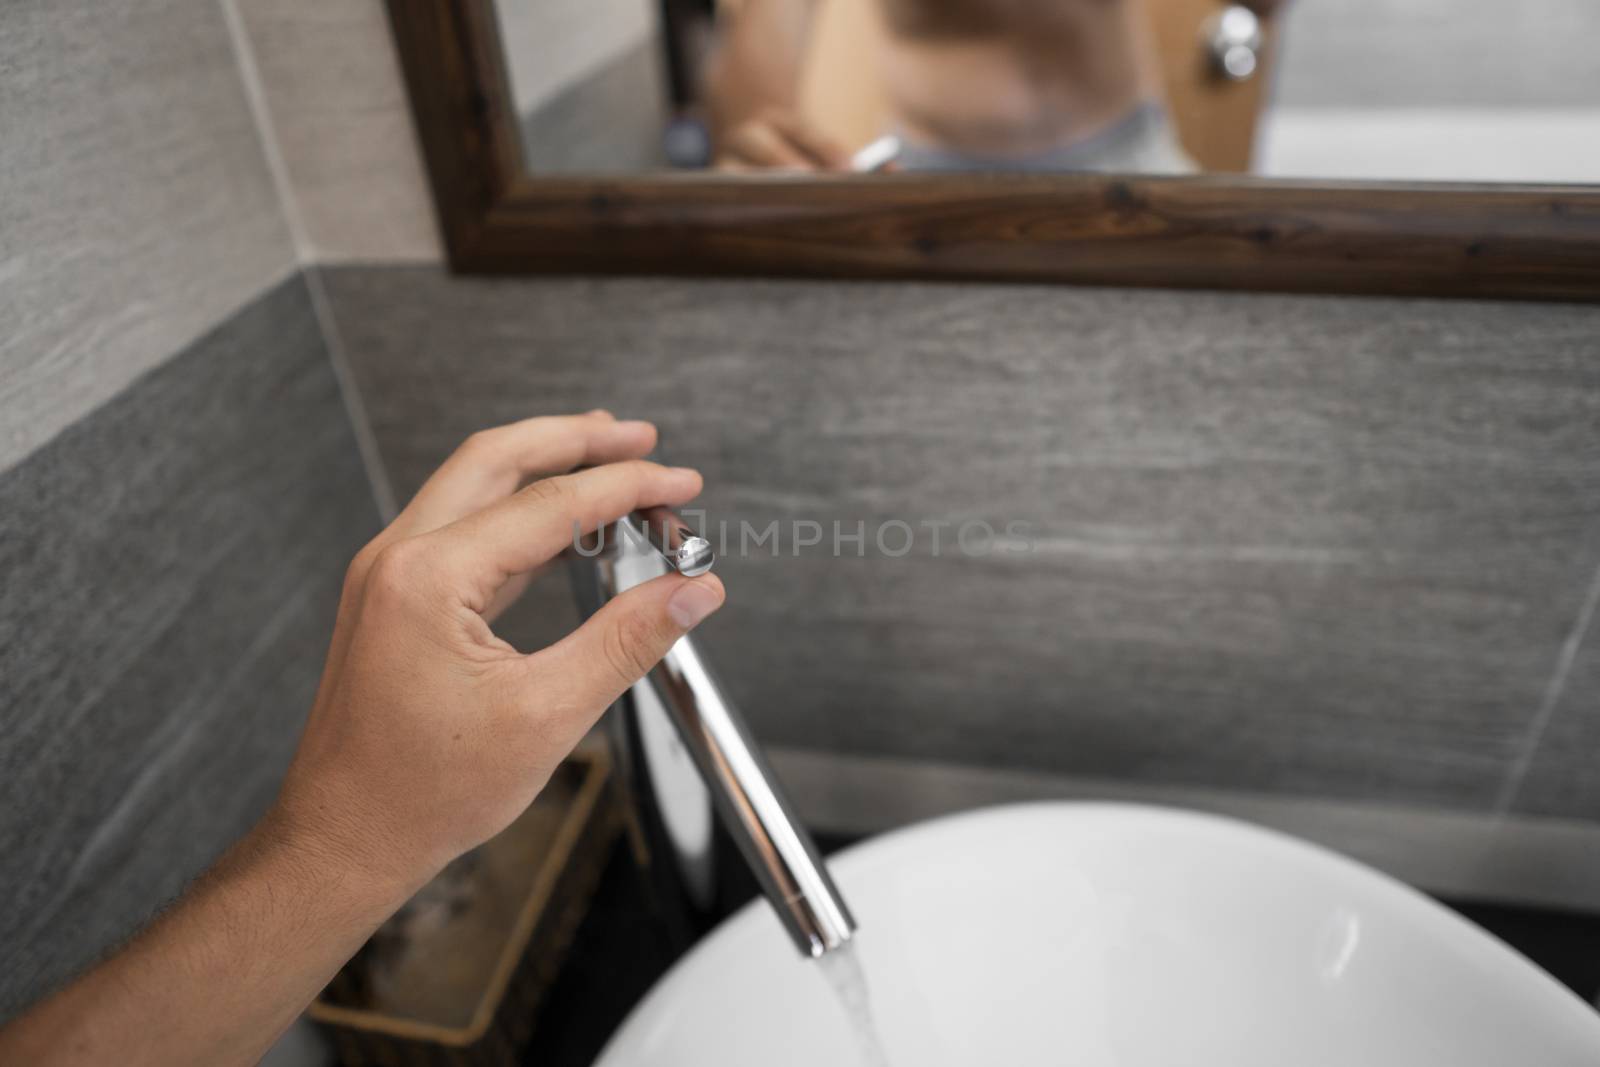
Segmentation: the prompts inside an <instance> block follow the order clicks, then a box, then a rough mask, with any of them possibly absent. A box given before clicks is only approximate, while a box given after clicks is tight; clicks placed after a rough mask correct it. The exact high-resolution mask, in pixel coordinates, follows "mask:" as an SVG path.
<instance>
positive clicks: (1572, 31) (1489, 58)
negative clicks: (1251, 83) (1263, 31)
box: [1273, 0, 1600, 109]
mask: <svg viewBox="0 0 1600 1067" xmlns="http://www.w3.org/2000/svg"><path fill="white" fill-rule="evenodd" d="M1280 22H1281V27H1282V53H1281V55H1280V58H1279V62H1278V64H1277V71H1276V75H1275V76H1276V78H1277V84H1276V86H1275V92H1274V94H1273V103H1274V104H1275V105H1277V106H1286V107H1347V108H1369V107H1375V108H1405V107H1489V108H1502V107H1514V108H1562V107H1579V108H1590V109H1592V108H1594V107H1595V106H1596V104H1597V103H1600V52H1597V51H1596V50H1595V47H1594V43H1595V41H1596V40H1597V39H1600V5H1596V4H1595V3H1594V2H1593V0H1520V2H1518V3H1515V4H1496V3H1462V2H1461V0H1339V2H1338V3H1324V2H1321V0H1311V2H1310V3H1305V2H1302V0H1291V2H1290V3H1288V4H1286V5H1284V8H1283V14H1282V15H1281V16H1280Z"/></svg>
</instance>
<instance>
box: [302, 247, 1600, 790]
mask: <svg viewBox="0 0 1600 1067" xmlns="http://www.w3.org/2000/svg"><path fill="white" fill-rule="evenodd" d="M325 277H326V281H327V284H328V289H329V292H330V295H331V299H332V303H333V306H334V309H335V316H336V318H337V319H338V322H339V327H340V330H341V332H342V334H343V336H344V339H345V342H346V344H347V346H348V349H349V355H350V358H351V359H352V361H353V363H354V366H355V372H356V375H357V377H358V379H359V381H360V383H361V388H362V392H363V396H364V399H365V402H366V404H367V405H368V408H369V411H370V414H371V415H372V418H373V421H374V429H375V431H376V433H377V436H378V438H379V442H380V445H381V447H382V449H383V451H384V453H385V457H386V460H387V463H388V465H389V467H390V469H391V471H392V472H393V473H394V475H395V477H396V478H397V480H398V482H399V483H400V486H399V487H400V490H401V492H402V494H405V493H408V492H409V491H411V490H412V489H414V488H415V486H416V485H417V484H418V483H419V481H420V480H421V479H422V478H423V477H424V476H425V474H426V473H427V472H428V471H429V470H430V469H431V468H432V467H433V466H434V465H435V464H436V463H437V462H438V461H439V460H440V459H441V458H442V457H443V456H444V455H445V454H446V453H447V452H448V451H449V449H450V448H451V447H453V445H454V444H455V443H456V442H458V441H459V440H460V439H461V438H462V437H464V436H465V435H466V434H467V433H468V432H470V431H471V430H472V429H474V428H476V427H479V426H483V425H488V424H493V423H497V422H504V421H509V420H512V419H516V418H519V417H523V416H527V415H533V414H539V413H548V412H561V411H569V410H582V409H584V408H588V407H592V406H595V405H598V404H605V405H607V406H611V407H613V408H614V409H616V410H617V411H619V412H622V413H626V414H629V415H637V416H644V417H649V418H653V419H655V420H657V421H658V422H659V423H660V424H661V426H662V429H663V437H664V444H663V453H664V455H665V456H666V458H668V459H669V460H671V461H673V462H680V463H692V464H696V465H698V466H700V467H701V468H702V469H703V470H704V471H705V472H706V474H707V477H708V480H709V485H710V489H709V492H708V494H707V498H706V504H707V507H708V509H709V511H710V513H711V514H712V515H713V516H715V517H717V518H720V519H726V520H730V521H733V522H735V523H737V521H738V520H749V521H751V522H752V523H754V524H756V525H757V526H758V527H759V526H763V525H764V524H765V523H766V522H768V521H769V520H771V519H783V520H790V519H795V518H805V519H815V520H817V521H820V522H822V523H823V524H824V526H825V527H826V526H827V525H829V524H831V523H832V522H833V521H834V520H835V519H838V520H842V521H844V522H846V523H847V524H849V526H851V527H853V524H854V522H855V521H856V520H858V519H859V520H864V521H866V522H867V523H868V524H869V528H870V527H871V526H873V525H875V524H876V523H878V522H880V521H882V520H886V519H889V518H904V519H907V520H909V521H911V522H912V523H913V524H915V523H916V522H917V521H918V520H920V519H924V518H927V519H949V520H953V521H956V522H960V521H963V520H966V519H971V518H982V519H986V520H988V521H990V522H992V523H994V524H996V525H1000V524H1002V523H1004V522H1005V521H1006V520H1010V519H1023V520H1028V521H1030V522H1031V523H1032V524H1033V526H1032V533H1033V536H1034V538H1035V539H1036V540H1037V550H1036V551H1035V552H1033V553H1032V554H1028V555H1017V554H1011V555H1004V554H995V555H991V556H989V557H987V558H965V557H963V556H961V555H960V554H959V553H956V554H951V553H950V551H949V545H948V540H947V541H946V545H945V551H944V553H943V554H942V555H940V556H939V557H937V558H936V557H935V556H934V555H933V554H932V551H931V546H930V544H929V539H928V537H927V536H926V535H924V536H922V537H921V538H920V539H919V541H918V545H917V548H916V550H915V551H913V552H912V553H911V554H910V555H909V556H906V557H904V558H899V559H891V558H883V557H882V556H878V555H877V554H876V553H875V552H872V553H871V555H872V556H873V557H875V558H867V559H856V558H853V557H849V558H843V559H832V558H826V556H824V555H818V554H817V553H816V552H815V551H812V552H810V553H807V554H804V555H802V556H800V557H799V558H794V557H791V556H789V555H787V553H788V551H789V550H788V548H787V547H786V548H785V553H786V554H785V556H784V557H783V558H780V559H770V558H743V559H730V560H727V561H726V563H725V564H724V565H723V567H722V573H723V574H724V576H725V577H726V579H727V581H728V585H729V589H730V593H731V600H730V606H729V608H728V609H727V610H725V611H724V612H722V613H721V614H719V616H718V617H717V618H716V620H714V621H713V622H712V623H711V624H710V625H709V629H708V631H707V633H706V641H707V643H708V645H709V648H710V654H711V656H712V657H713V659H714V661H715V662H716V663H717V665H718V667H719V669H720V670H721V672H722V673H723V674H724V675H725V676H726V677H727V680H728V682H729V685H730V687H731V688H732V690H733V692H734V694H735V695H736V696H737V697H738V698H739V700H740V701H741V702H742V703H743V704H744V705H745V706H746V708H747V709H748V711H749V714H750V716H751V718H752V720H753V721H754V724H755V726H756V728H757V730H758V731H759V733H760V734H761V736H762V737H763V738H765V739H767V740H768V741H770V742H773V743H780V744H789V745H796V746H802V747H812V748H830V749H835V750H839V751H845V752H853V753H863V754H892V755H903V756H916V757H924V758H935V759H943V760H950V761H954V762H961V763H973V764H992V765H1003V766H1009V767H1018V768H1036V769H1040V770H1048V771H1058V772H1065V773H1082V774H1092V775H1097V776H1102V777H1105V776H1116V777H1122V778H1126V779H1131V780H1149V781H1164V782H1171V783H1175V784H1190V785H1204V786H1220V787H1225V788H1236V789H1258V790H1267V791H1275V792H1284V793H1294V794H1308V795H1318V796H1326V797H1339V798H1362V799H1377V800H1398V801H1409V802H1416V803H1423V804H1439V805H1445V806H1449V807H1454V808H1459V809H1466V810H1480V811H1489V810H1494V809H1496V808H1497V807H1498V806H1500V805H1501V804H1502V802H1503V801H1504V800H1505V794H1506V791H1507V789H1508V783H1510V782H1511V781H1512V779H1513V778H1514V776H1515V775H1516V774H1517V773H1518V766H1519V762H1520V761H1521V760H1522V759H1523V758H1524V757H1525V755H1526V753H1527V752H1528V751H1529V749H1530V746H1531V745H1532V744H1534V743H1535V742H1536V741H1537V739H1538V736H1539V734H1540V733H1541V731H1542V721H1541V707H1542V701H1543V700H1544V694H1545V692H1546V690H1547V688H1548V686H1549V684H1550V681H1551V677H1552V672H1553V671H1554V670H1555V669H1556V667H1557V665H1558V661H1559V660H1560V657H1561V649H1562V647H1563V643H1564V642H1566V641H1568V639H1569V638H1570V637H1571V636H1572V634H1573V633H1574V631H1575V627H1576V625H1577V623H1578V620H1579V618H1580V615H1581V614H1582V611H1583V604H1584V599H1585V592H1586V590H1587V589H1588V587H1589V583H1590V580H1591V578H1592V576H1593V575H1594V574H1595V571H1596V567H1597V564H1600V309H1596V308H1581V307H1564V306H1548V305H1531V304H1520V305H1518V304H1472V303H1459V302H1427V301H1402V300H1364V299H1341V298H1310V297H1289V296H1237V295H1234V296H1229V295H1220V294H1205V293H1162V292H1117V291H1095V290H1081V289H1059V288H1027V287H996V286H960V287H954V286H931V285H907V284H847V285H828V284H813V283H796V282H790V283H780V282H755V281H751V282H670V281H652V280H609V281H608V280H563V279H549V280H522V281H504V282H490V281H484V280H462V279H450V278H448V277H446V276H445V275H443V274H442V273H441V272H440V271H439V270H436V269H428V268H410V269H400V268H396V269H380V268H366V269H359V268H342V269H335V270H329V271H326V272H325ZM735 529H737V527H735ZM948 537H949V534H948V532H947V533H946V538H947V539H948ZM869 551H870V550H869ZM570 612H571V608H570V606H569V605H568V604H567V602H566V598H565V595H564V592H563V591H562V590H561V589H560V587H559V586H555V587H552V588H551V590H549V591H547V592H546V593H545V594H543V597H542V599H536V600H535V601H534V604H533V606H532V608H531V609H530V610H529V611H528V612H527V613H526V614H525V615H524V616H523V618H522V620H521V622H520V624H519V629H518V637H519V639H520V640H523V641H525V642H529V643H531V642H537V641H541V640H544V639H546V638H548V637H549V636H550V635H552V634H554V633H556V632H559V629H560V627H561V626H563V625H566V624H567V623H568V622H569V621H570ZM1571 699H1582V698H1578V697H1572V698H1571ZM1588 699H1590V700H1591V701H1592V699H1593V697H1592V690H1591V696H1590V697H1589V698H1588ZM1557 807H1558V808H1561V806H1560V805H1557ZM1565 810H1566V809H1564V808H1561V811H1560V812H1558V813H1564V812H1565Z"/></svg>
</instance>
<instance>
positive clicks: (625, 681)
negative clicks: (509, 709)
mask: <svg viewBox="0 0 1600 1067" xmlns="http://www.w3.org/2000/svg"><path fill="white" fill-rule="evenodd" d="M725 596H726V592H725V590H724V589H723V588H722V581H721V579H719V578H717V576H716V575H714V574H707V575H702V576H701V577H699V578H685V577H683V576H682V575H677V574H668V575H663V576H662V577H660V578H656V579H653V580H651V581H648V582H645V583H644V584H643V585H639V586H636V587H634V588H633V589H630V590H628V591H627V592H625V593H623V594H621V595H620V596H617V597H614V598H613V599H612V600H611V601H610V602H609V603H607V604H606V605H605V606H604V607H603V608H601V609H600V610H599V611H597V612H595V614H594V615H593V617H591V618H590V619H589V621H588V622H586V623H584V624H583V625H582V626H580V627H578V628H577V629H576V630H574V631H573V632H572V633H570V634H568V635H567V636H566V637H564V638H562V639H561V640H560V641H558V642H556V643H555V644H553V645H551V646H550V647H549V648H546V649H544V650H543V651H540V652H535V653H534V654H533V655H532V656H530V657H528V665H529V666H530V667H531V668H532V669H533V670H534V671H535V672H536V674H537V675H538V679H539V680H538V683H537V684H538V688H539V690H540V693H541V697H542V699H541V703H542V704H543V705H544V706H545V707H546V708H548V709H549V713H550V714H553V715H560V716H563V717H566V716H571V717H574V718H575V719H576V720H581V721H574V722H572V723H570V724H561V725H564V726H565V725H570V726H571V727H572V728H573V730H574V731H575V732H574V734H573V737H574V740H576V738H577V737H578V736H580V735H581V734H582V733H583V732H584V731H586V730H588V729H589V727H590V726H592V725H594V721H595V720H596V719H597V718H599V717H600V713H601V712H603V711H605V709H606V708H608V707H610V706H611V704H612V702H613V701H615V700H616V699H617V698H618V697H619V696H621V695H622V694H623V692H624V691H626V690H627V688H628V687H629V686H631V685H633V683H634V682H637V681H638V680H639V679H640V678H643V677H644V676H645V675H646V674H647V673H649V671H650V669H651V668H652V667H654V666H655V665H656V664H657V663H659V662H660V661H661V657H662V656H665V655H666V654H667V650H668V649H670V648H671V647H672V646H673V644H674V643H675V642H676V641H677V640H678V638H680V637H682V636H683V635H684V634H686V633H688V632H689V631H690V630H692V629H694V628H695V627H696V626H697V625H699V623H700V622H701V620H703V619H705V618H706V617H707V616H708V615H710V614H711V613H712V612H714V611H716V610H717V609H718V608H720V607H721V606H722V601H723V598H724V597H725ZM552 725H556V724H552Z"/></svg>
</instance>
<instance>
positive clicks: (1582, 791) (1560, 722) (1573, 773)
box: [1510, 572, 1600, 820]
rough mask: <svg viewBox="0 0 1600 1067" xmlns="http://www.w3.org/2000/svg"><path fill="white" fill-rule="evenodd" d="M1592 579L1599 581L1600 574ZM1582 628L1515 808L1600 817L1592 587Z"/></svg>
mask: <svg viewBox="0 0 1600 1067" xmlns="http://www.w3.org/2000/svg"><path fill="white" fill-rule="evenodd" d="M1594 581H1595V582H1596V583H1600V572H1596V574H1595V577H1594ZM1589 595H1590V598H1591V603H1590V605H1589V612H1588V614H1587V615H1586V617H1585V620H1584V621H1585V622H1586V624H1587V625H1586V626H1585V627H1584V628H1583V629H1582V631H1581V632H1579V633H1577V634H1576V635H1575V636H1577V637H1578V644H1577V646H1576V650H1575V654H1574V655H1573V657H1572V662H1571V664H1570V665H1568V666H1567V668H1566V670H1565V672H1564V673H1563V674H1562V676H1561V678H1560V682H1559V689H1558V690H1556V691H1555V692H1554V694H1553V696H1554V703H1553V704H1552V705H1551V708H1550V718H1549V725H1548V726H1547V727H1546V729H1545V731H1544V733H1543V734H1542V735H1541V736H1540V737H1539V738H1538V739H1537V741H1538V744H1537V747H1535V748H1534V749H1533V750H1532V751H1531V752H1530V754H1529V755H1530V759H1529V762H1528V766H1527V773H1526V775H1525V776H1524V777H1523V779H1522V780H1521V782H1520V783H1517V784H1518V786H1519V788H1518V789H1517V790H1516V793H1515V795H1514V796H1512V797H1511V798H1510V801H1511V808H1512V810H1514V811H1517V812H1522V813H1526V814H1529V815H1555V816H1561V817H1564V818H1577V819H1595V820H1600V617H1597V614H1596V610H1595V604H1594V603H1593V598H1594V597H1596V596H1597V595H1600V588H1594V587H1591V589H1590V591H1589Z"/></svg>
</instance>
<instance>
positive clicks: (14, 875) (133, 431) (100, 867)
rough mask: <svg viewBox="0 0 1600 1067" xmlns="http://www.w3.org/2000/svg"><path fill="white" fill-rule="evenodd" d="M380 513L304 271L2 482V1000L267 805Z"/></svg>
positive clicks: (99, 934)
mask: <svg viewBox="0 0 1600 1067" xmlns="http://www.w3.org/2000/svg"><path fill="white" fill-rule="evenodd" d="M376 521H377V520H376V517H375V511H374V507H373V504H372V497H371V494H370V491H369V488H368V486H367V484H366V481H365V477H364V475H363V472H362V468H361V464H360V460H359V456H358V453H357V451H356V446H355V441H354V438H353V435H352V434H351V432H350V428H349V425H348V421H347V418H346V415H345V411H344V408H343V405H342V403H341V400H340V397H339V393H338V387H337V383H336V381H335V379H334V376H333V373H332V370H331V367H330V365H329V363H328V359H327V354H326V351H325V349H324V348H323V345H322V341H321V338H320V335H319V333H318V330H317V326H316V322H315V318H314V317H313V315H312V312H311V306H310V301H309V298H308V295H307V292H306V288H305V285H304V282H303V281H301V280H300V279H298V278H297V279H295V280H293V281H291V282H286V283H284V284H283V285H281V286H280V287H278V288H276V289H274V290H272V291H270V292H269V293H267V294H265V295H263V296H262V297H261V298H260V299H259V300H258V301H256V302H255V303H253V304H252V305H251V306H249V307H248V308H247V309H245V310H244V311H242V312H240V313H239V314H238V315H237V316H235V317H234V318H233V319H231V320H229V321H228V322H226V323H224V324H223V325H222V326H220V327H218V328H217V329H216V330H214V331H213V332H212V333H211V334H209V335H207V336H206V337H204V338H202V339H201V340H200V341H199V342H197V343H196V344H195V345H194V346H192V347H191V348H189V349H188V350H186V351H185V352H183V353H181V354H179V355H178V356H176V357H174V358H173V359H172V360H171V361H170V362H168V363H166V364H164V365H163V366H161V367H159V368H158V369H156V370H155V371H153V372H151V373H150V374H148V375H146V376H145V377H144V378H142V379H140V380H139V381H138V382H136V383H135V384H134V385H133V386H132V387H131V388H130V389H129V390H128V391H127V392H125V393H123V394H121V395H120V396H118V397H117V398H116V399H114V400H113V401H111V402H110V403H109V404H107V405H106V406H105V407H103V408H101V409H99V410H98V411H96V412H94V413H93V414H92V415H90V416H89V417H87V418H85V419H83V420H81V421H79V422H78V423H76V424H74V425H73V426H71V427H69V428H68V429H67V430H66V431H65V432H63V433H62V434H61V435H60V436H59V437H57V438H56V439H55V440H53V441H51V442H50V443H49V444H47V445H46V446H45V447H44V448H43V449H41V450H40V451H38V452H37V453H35V454H34V455H33V456H31V457H29V459H27V460H26V461H24V462H23V463H22V464H20V465H18V466H17V467H15V468H13V469H12V470H11V471H9V472H7V473H6V474H5V475H3V476H0V573H3V574H5V575H6V588H5V605H4V610H3V611H0V729H3V730H4V734H5V738H6V741H5V745H4V746H3V748H0V854H3V855H5V857H6V863H5V865H4V867H3V870H0V900H4V901H5V907H4V908H3V909H0V946H3V948H0V1017H3V1016H4V1015H6V1014H9V1013H10V1012H12V1011H14V1010H16V1009H17V1008H18V1007H20V1006H21V1005H22V1004H24V1003H26V1002H27V1001H28V1000H29V999H31V998H32V997H33V996H35V995H37V994H38V993H39V992H41V991H42V990H43V989H45V988H46V987H48V985H49V984H51V983H54V982H57V981H59V980H61V979H62V978H64V977H66V976H67V975H69V974H70V973H71V972H72V971H73V970H75V969H76V968H78V967H81V966H82V965H83V964H84V963H86V962H87V961H89V960H90V959H92V958H93V957H94V956H95V955H97V954H98V953H99V952H100V951H102V950H103V949H104V948H105V947H106V946H107V945H109V944H111V943H113V942H115V941H116V940H117V939H119V938H120V937H123V936H126V935H127V934H128V933H130V932H132V930H133V929H135V928H136V927H137V926H138V925H139V924H140V923H141V922H142V921H143V920H144V919H146V918H147V917H148V916H149V915H150V913H151V912H152V911H153V910H154V909H155V908H157V907H158V906H159V905H160V904H162V903H163V902H164V901H165V900H167V899H169V898H170V897H171V896H172V895H173V894H174V893H175V892H176V891H177V890H178V889H180V888H181V887H182V885H183V884H184V882H185V881H187V880H188V879H189V878H190V877H192V876H193V875H194V874H196V873H197V872H198V871H199V870H201V869H202V868H203V867H204V866H205V864H206V863H207V862H209V861H210V860H211V859H212V858H214V857H215V855H216V854H217V853H218V852H219V851H220V850H221V849H222V848H223V847H224V846H225V845H226V844H227V842H229V841H230V840H232V839H233V838H234V837H235V836H237V835H238V834H239V833H240V832H241V831H242V830H244V829H245V828H247V827H248V826H249V824H250V823H251V822H252V821H253V819H254V818H255V817H256V815H257V814H258V813H259V812H260V810H261V807H262V805H263V804H264V803H265V801H266V800H267V798H268V797H270V795H271V792H272V790H273V788H274V787H275V785H276V781H277V779H278V777H279V775H280V774H281V772H282V769H283V767H284V765H285V763H286V761H287V757H288V754H289V752H290V750H291V748H292V746H293V743H294V740H295V737H296V736H297V733H298V729H299V723H300V721H301V718H302V716H303V715H304V714H305V712H306V710H307V709H308V707H309V703H310V699H311V696H312V693H313V691H314V689H315V682H316V678H317V675H318V673H319V670H320V667H321V659H322V653H321V645H322V642H323V640H325V635H326V632H327V630H328V628H329V627H330V626H331V617H332V616H331V612H332V606H331V604H332V599H333V597H334V596H335V595H336V590H337V586H338V583H339V579H340V576H341V574H342V571H343V567H344V564H345V562H346V561H347V560H348V559H349V557H350V555H351V553H352V552H353V551H354V550H355V549H356V548H357V547H359V545H360V543H361V541H362V540H363V539H364V538H366V537H368V536H370V535H371V533H372V532H373V530H374V529H375V527H376Z"/></svg>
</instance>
